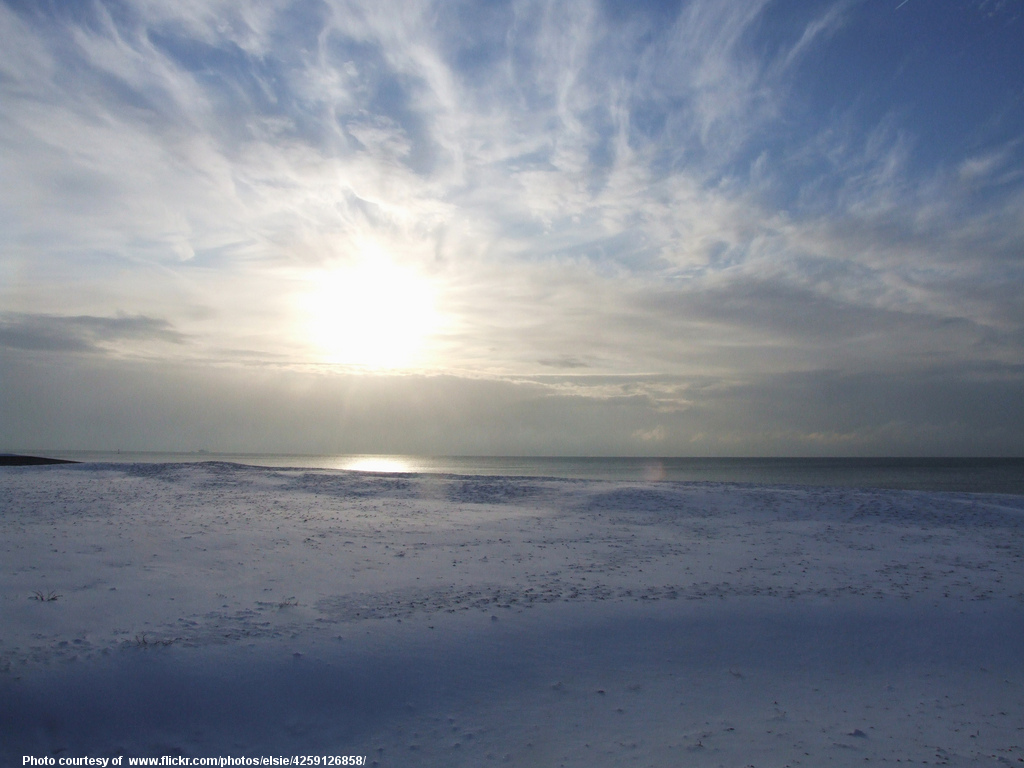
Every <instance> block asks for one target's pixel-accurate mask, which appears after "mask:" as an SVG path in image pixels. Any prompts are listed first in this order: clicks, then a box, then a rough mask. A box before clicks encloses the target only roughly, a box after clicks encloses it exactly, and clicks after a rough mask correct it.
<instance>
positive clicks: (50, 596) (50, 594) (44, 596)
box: [32, 589, 61, 603]
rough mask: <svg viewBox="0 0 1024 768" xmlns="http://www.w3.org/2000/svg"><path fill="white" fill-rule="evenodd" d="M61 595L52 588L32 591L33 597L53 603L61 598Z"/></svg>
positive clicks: (43, 601)
mask: <svg viewBox="0 0 1024 768" xmlns="http://www.w3.org/2000/svg"><path fill="white" fill-rule="evenodd" d="M60 598H61V595H58V594H57V593H56V592H54V591H53V590H52V589H50V590H47V591H46V592H40V591H39V590H38V589H37V590H36V591H34V592H33V593H32V599H33V600H38V601H39V602H40V603H52V602H53V601H54V600H60Z"/></svg>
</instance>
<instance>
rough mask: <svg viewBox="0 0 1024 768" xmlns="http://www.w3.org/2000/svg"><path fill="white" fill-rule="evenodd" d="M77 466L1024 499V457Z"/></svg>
mask: <svg viewBox="0 0 1024 768" xmlns="http://www.w3.org/2000/svg"><path fill="white" fill-rule="evenodd" d="M46 455H48V456H54V457H57V458H67V459H76V460H78V461H102V462H195V461H231V462H236V463H239V464H252V465H257V466H267V467H311V468H323V469H347V470H356V471H366V472H424V473H440V474H457V475H518V476H536V477H560V478H588V479H600V480H675V481H680V480H681V481H711V482H728V483H758V484H766V485H825V486H844V487H855V488H896V489H902V490H920V491H968V492H975V493H1013V494H1024V458H852V459H851V458H831V459H818V458H814V459H809V458H768V459H760V458H707V459H696V458H657V459H652V458H607V457H603V458H568V457H522V456H450V457H428V456H378V455H373V456H370V455H338V456H305V455H274V454H240V453H204V452H195V453H116V452H97V451H57V452H49V453H47V454H46Z"/></svg>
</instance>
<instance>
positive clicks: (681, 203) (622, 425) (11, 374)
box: [0, 0, 1024, 455]
mask: <svg viewBox="0 0 1024 768" xmlns="http://www.w3.org/2000/svg"><path fill="white" fill-rule="evenodd" d="M1022 39H1024V8H1022V7H1021V5H1020V3H1018V2H1011V0H970V1H967V0H964V1H962V2H958V1H954V0H949V2H934V1H926V0H906V2H901V0H895V1H894V2H874V1H871V2H867V1H861V2H855V1H844V2H835V3H830V2H805V1H798V0H785V1H777V2H757V1H753V2H735V3H730V2H707V1H705V0H695V1H693V2H667V3H660V2H648V3H613V2H605V3H599V2H593V3H587V2H573V3H542V2H477V3H457V2H444V3H431V2H399V3H391V4H389V3H380V2H375V3H358V2H326V1H325V2H320V1H318V2H306V1H301V2H262V3H259V4H248V3H245V4H243V3H237V2H224V1H220V0H185V1H181V2H174V3H170V2H162V1H159V0H138V1H137V2H2V3H0V226H2V229H3V232H4V233H5V236H4V238H3V240H2V242H0V384H2V386H3V388H4V390H5V394H4V399H5V401H6V405H5V407H4V412H3V413H2V414H0V443H2V444H3V445H5V446H7V447H8V448H11V449H15V448H18V449H20V448H34V447H41V448H97V449H108V448H116V447H121V448H126V449H136V450H140V449H186V450H187V449H193V448H208V449H212V450H246V451H248V450H257V451H258V450H265V451H303V452H306V451H308V452H317V451H354V452H378V451H379V452H420V453H435V454H444V453H497V454H509V453H512V454H515V453H541V454H547V453H551V454H654V455H745V454H751V455H752V454H761V455H764V454H775V455H849V454H875V455H878V454H1017V455H1019V454H1022V453H1024V437H1022V436H1021V430H1020V429H1019V427H1018V426H1017V425H1019V424H1020V423H1022V422H1024V418H1022V417H1024V406H1022V405H1021V402H1022V401H1024V398H1022V397H1021V393H1022V392H1024V387H1022V379H1024V367H1022V363H1024V299H1022V293H1024V292H1022V290H1021V288H1022V285H1024V53H1022V50H1024V49H1022V47H1021V45H1020V41H1021V40H1022Z"/></svg>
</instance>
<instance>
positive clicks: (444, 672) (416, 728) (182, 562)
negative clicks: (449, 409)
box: [0, 463, 1024, 767]
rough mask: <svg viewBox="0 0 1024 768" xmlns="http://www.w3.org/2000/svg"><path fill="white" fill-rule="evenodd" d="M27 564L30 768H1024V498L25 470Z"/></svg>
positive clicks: (8, 669) (4, 613)
mask: <svg viewBox="0 0 1024 768" xmlns="http://www.w3.org/2000/svg"><path fill="white" fill-rule="evenodd" d="M0 553H2V555H0V759H2V760H3V764H4V765H8V764H10V765H14V764H17V765H21V764H22V756H23V755H35V756H42V755H51V756H55V757H61V756H65V757H75V756H94V757H98V756H112V755H128V756H151V757H159V756H163V755H171V756H175V755H186V756H195V757H204V756H219V755H232V756H242V755H251V756H257V755H267V756H270V755H366V756H367V764H369V765H372V764H374V763H376V764H379V765H382V766H398V767H401V766H480V765H489V764H491V763H495V764H498V763H500V764H508V765H519V766H531V767H533V766H560V765H564V766H588V767H589V766H614V765H624V766H626V765H629V766H633V765H638V766H645V765H651V766H748V765H754V766H783V765H808V766H817V765H863V764H864V763H866V762H870V763H877V762H887V763H891V764H896V763H897V762H899V763H900V764H901V765H902V764H904V763H909V764H924V763H927V764H929V765H936V764H945V765H971V766H973V765H1000V764H1002V765H1021V764H1022V763H1024V497H1020V496H999V495H968V494H937V493H923V492H906V491H903V492H899V491H864V490H850V489H823V488H797V487H756V486H747V485H730V484H708V483H693V484H689V483H678V484H676V483H651V484H643V483H622V482H615V483H612V482H600V481H572V480H544V479H534V478H501V477H452V476H437V475H369V474H360V473H346V472H340V471H329V470H310V471H305V470H295V469H260V468H253V467H242V466H237V465H230V464H218V463H207V464H193V465H183V464H164V465H143V464H137V465H76V466H55V467H19V468H3V470H2V471H0ZM49 598H52V599H49Z"/></svg>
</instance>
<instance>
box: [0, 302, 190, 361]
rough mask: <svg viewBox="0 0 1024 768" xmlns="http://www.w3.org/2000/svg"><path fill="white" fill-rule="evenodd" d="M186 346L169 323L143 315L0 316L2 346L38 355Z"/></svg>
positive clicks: (19, 314)
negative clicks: (148, 344) (151, 345)
mask: <svg viewBox="0 0 1024 768" xmlns="http://www.w3.org/2000/svg"><path fill="white" fill-rule="evenodd" d="M153 341H155V342H163V343H170V344H183V343H185V341H186V337H185V336H184V335H183V334H181V333H179V332H177V331H176V330H174V327H173V326H172V325H171V324H170V323H169V322H167V321H166V320H161V319H157V318H152V317H146V316H144V315H133V316H126V315H122V316H117V317H91V316H87V315H81V316H76V317H67V316H59V315H31V314H21V313H13V312H5V313H0V346H4V347H9V348H11V349H21V350H28V351H36V352H94V353H95V352H102V351H109V350H111V349H114V348H118V347H122V346H124V344H125V343H127V344H129V345H136V344H139V343H143V344H144V343H146V342H153Z"/></svg>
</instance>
